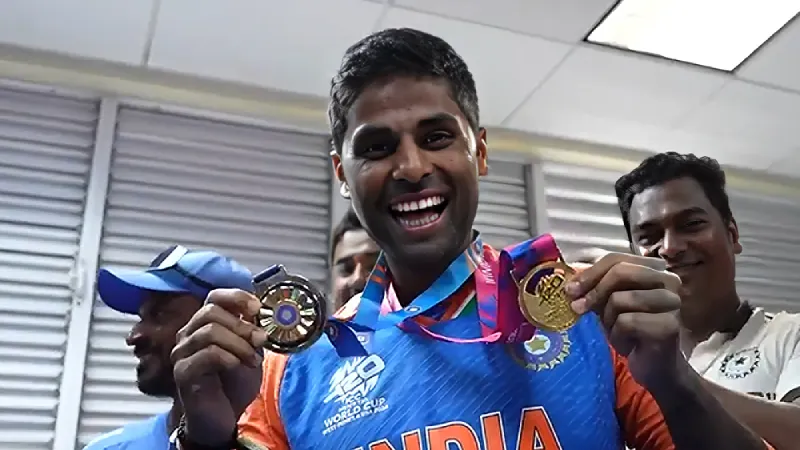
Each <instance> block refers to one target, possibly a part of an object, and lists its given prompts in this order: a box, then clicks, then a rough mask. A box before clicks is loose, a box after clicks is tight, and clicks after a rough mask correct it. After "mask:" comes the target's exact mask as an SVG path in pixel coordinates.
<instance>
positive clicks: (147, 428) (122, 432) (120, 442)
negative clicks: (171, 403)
mask: <svg viewBox="0 0 800 450" xmlns="http://www.w3.org/2000/svg"><path fill="white" fill-rule="evenodd" d="M159 419H161V416H153V417H150V418H148V419H145V420H140V421H138V422H132V423H129V424H127V425H125V426H123V427H120V428H117V429H116V430H113V431H109V432H108V433H105V434H102V435H100V436H98V437H96V438H94V439H92V440H91V441H90V442H89V443H88V444H86V446H85V447H84V448H83V450H137V449H138V448H140V447H139V444H142V443H145V442H146V441H149V440H151V439H152V438H153V432H154V430H155V424H156V423H157V422H158V421H159Z"/></svg>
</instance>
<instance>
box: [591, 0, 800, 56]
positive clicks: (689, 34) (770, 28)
mask: <svg viewBox="0 0 800 450" xmlns="http://www.w3.org/2000/svg"><path fill="white" fill-rule="evenodd" d="M798 12H800V0H758V1H753V0H622V1H621V2H620V3H619V4H618V5H617V6H616V8H614V10H613V11H612V12H611V14H609V15H608V16H607V17H606V18H605V20H603V21H602V22H601V23H600V24H599V25H598V26H597V27H596V28H595V29H594V30H592V32H591V34H589V37H587V38H586V40H587V41H589V42H593V43H596V44H605V45H609V46H612V47H618V48H623V49H627V50H631V51H634V52H639V53H649V54H652V55H658V56H662V57H665V58H669V59H674V60H678V61H684V62H687V63H692V64H697V65H700V66H706V67H711V68H714V69H720V70H725V71H732V70H734V69H735V68H736V67H737V66H738V65H739V64H741V63H742V61H744V60H745V59H746V58H747V57H748V56H750V55H751V54H752V53H753V52H755V51H756V50H757V49H758V47H759V46H760V45H761V44H763V43H764V42H765V41H766V40H767V39H769V38H770V37H771V36H772V35H773V34H775V33H776V32H777V31H778V30H780V29H781V27H783V26H784V25H785V24H786V23H787V22H788V21H789V20H791V19H792V17H794V16H795V15H797V14H798Z"/></svg>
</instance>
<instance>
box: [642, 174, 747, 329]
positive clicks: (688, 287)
mask: <svg viewBox="0 0 800 450" xmlns="http://www.w3.org/2000/svg"><path fill="white" fill-rule="evenodd" d="M629 219H630V224H631V237H632V238H633V243H632V244H633V247H634V251H635V252H636V253H639V254H642V255H645V256H654V257H659V258H662V259H664V260H665V261H666V263H667V270H669V271H671V272H673V273H675V274H676V275H678V276H680V277H681V282H682V283H683V285H682V287H681V291H680V293H681V299H682V300H683V304H682V306H681V314H682V316H683V318H684V320H688V321H689V322H688V324H690V325H691V324H692V323H697V324H699V323H702V322H704V321H707V320H708V319H709V318H710V317H713V316H714V315H715V314H717V312H718V311H719V310H720V308H725V307H726V306H730V305H726V302H729V301H730V299H731V298H735V292H736V285H735V282H734V279H735V275H736V262H735V255H736V254H737V253H739V252H741V250H742V247H741V244H739V230H738V228H737V227H736V223H735V222H731V223H726V222H725V220H724V219H723V218H722V216H721V215H720V213H719V211H717V209H716V208H715V207H714V205H712V204H711V202H710V201H709V200H708V197H706V195H705V191H704V190H703V188H702V186H701V185H700V184H699V183H698V182H697V181H696V180H694V179H692V178H688V177H687V178H679V179H676V180H671V181H668V182H666V183H664V184H661V185H658V186H653V187H651V188H649V189H646V190H644V191H643V192H642V193H640V194H638V195H636V196H635V197H634V198H633V202H632V203H631V210H630V217H629Z"/></svg>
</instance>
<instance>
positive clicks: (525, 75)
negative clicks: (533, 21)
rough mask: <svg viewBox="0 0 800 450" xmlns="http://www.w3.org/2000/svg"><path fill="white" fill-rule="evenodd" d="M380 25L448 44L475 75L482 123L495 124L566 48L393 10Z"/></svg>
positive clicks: (498, 31)
mask: <svg viewBox="0 0 800 450" xmlns="http://www.w3.org/2000/svg"><path fill="white" fill-rule="evenodd" d="M382 25H383V27H384V28H399V27H410V28H416V29H418V30H422V31H426V32H428V33H431V34H434V35H436V36H439V37H441V38H442V39H444V40H445V41H447V42H448V43H449V44H450V45H452V46H453V48H454V49H455V50H456V52H458V53H459V54H460V55H461V57H462V58H464V60H465V61H466V62H467V65H468V66H469V69H470V71H472V74H473V76H474V77H475V83H476V84H477V86H478V95H479V98H480V104H481V123H482V124H484V125H499V124H500V123H501V122H502V121H503V119H505V117H506V116H508V115H509V114H510V113H511V112H512V111H513V110H514V108H516V107H517V105H519V103H520V101H521V100H522V99H523V98H525V96H527V95H528V94H530V92H531V91H533V89H535V88H536V86H538V85H539V83H541V82H542V81H543V80H544V79H545V78H546V77H547V75H548V74H549V73H550V71H551V70H552V69H553V68H554V67H556V66H557V65H558V64H559V62H560V61H561V60H562V59H563V58H564V56H565V55H566V54H567V52H569V49H570V47H569V46H568V45H566V44H561V43H556V42H550V41H546V40H543V39H540V38H535V37H531V36H524V35H521V34H518V33H512V32H510V31H505V30H500V29H497V28H492V27H487V26H484V25H478V24H472V23H467V22H463V21H458V20H453V19H447V18H443V17H440V16H435V15H430V14H423V13H418V12H413V11H409V10H405V9H398V8H392V9H390V10H389V12H388V13H387V14H386V17H385V19H384V20H383V22H382Z"/></svg>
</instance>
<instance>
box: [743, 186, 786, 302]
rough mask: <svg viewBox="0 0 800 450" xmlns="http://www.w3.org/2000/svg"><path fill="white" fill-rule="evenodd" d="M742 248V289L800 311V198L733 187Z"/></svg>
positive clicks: (756, 297)
mask: <svg viewBox="0 0 800 450" xmlns="http://www.w3.org/2000/svg"><path fill="white" fill-rule="evenodd" d="M730 199H731V208H732V210H733V215H734V217H735V218H736V222H737V224H738V225H739V234H740V241H741V243H742V247H743V250H742V254H741V255H739V256H738V257H737V259H736V262H737V268H736V269H737V270H736V281H737V284H738V289H739V294H740V295H741V296H742V298H745V299H748V300H750V301H751V302H752V303H754V304H757V305H761V306H763V307H764V308H766V309H770V310H773V311H780V310H787V311H792V312H800V277H798V273H800V235H798V230H800V199H780V198H777V197H768V196H762V195H754V194H750V193H745V192H741V191H731V192H730Z"/></svg>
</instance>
